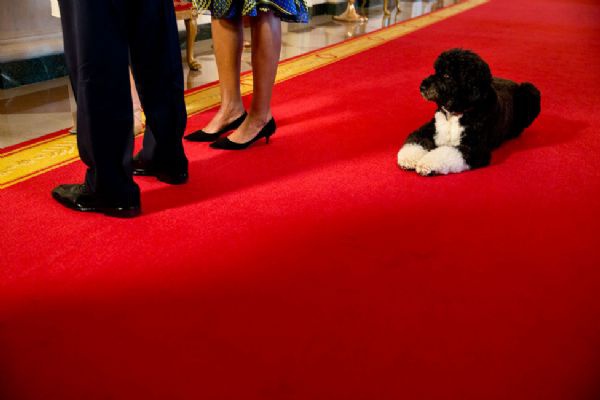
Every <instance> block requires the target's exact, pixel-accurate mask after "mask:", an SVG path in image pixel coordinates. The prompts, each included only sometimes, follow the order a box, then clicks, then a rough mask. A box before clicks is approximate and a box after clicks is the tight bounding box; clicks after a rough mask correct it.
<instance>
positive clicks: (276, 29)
mask: <svg viewBox="0 0 600 400" xmlns="http://www.w3.org/2000/svg"><path fill="white" fill-rule="evenodd" d="M250 28H251V31H252V74H253V78H254V93H253V95H252V105H251V106H250V111H249V112H248V117H247V118H246V120H245V121H244V123H243V124H242V125H241V126H240V127H239V128H238V129H237V130H236V131H235V132H233V133H232V134H231V135H230V136H229V140H231V141H233V142H237V143H245V142H248V141H249V140H251V139H253V138H254V137H255V136H256V135H257V134H258V132H259V131H260V129H261V128H262V127H263V126H265V124H266V123H267V122H269V120H270V119H271V117H272V114H271V95H272V93H273V84H274V83H275V75H276V74H277V64H278V62H279V53H280V51H281V20H280V19H279V17H277V16H276V15H275V14H273V13H272V12H259V13H258V16H256V17H252V18H250Z"/></svg>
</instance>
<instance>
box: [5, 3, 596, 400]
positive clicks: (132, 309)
mask: <svg viewBox="0 0 600 400" xmlns="http://www.w3.org/2000/svg"><path fill="white" fill-rule="evenodd" d="M599 38H600V5H599V4H598V2H596V1H584V0H580V1H567V0H543V1H542V0H530V1H518V0H495V1H491V2H490V3H489V4H486V5H483V6H481V7H478V8H475V9H473V10H471V11H468V12H466V13H464V14H461V15H459V16H456V17H453V18H451V19H448V20H445V21H442V22H440V23H438V24H436V25H433V26H431V27H429V28H426V29H424V30H421V31H418V32H416V33H413V34H411V35H408V36H405V37H403V38H400V39H399V40H395V41H393V42H390V43H388V44H385V45H383V46H381V47H378V48H376V49H373V50H370V51H367V52H365V53H362V54H359V55H357V56H354V57H351V58H348V59H345V60H343V61H340V62H337V63H334V64H332V65H330V66H328V67H325V68H323V69H320V70H317V71H314V72H311V73H308V74H306V75H303V76H300V77H297V78H295V79H292V80H289V81H286V82H283V83H281V84H280V85H278V86H277V89H276V94H275V98H274V114H275V116H276V117H277V118H278V122H279V127H280V128H279V130H278V132H277V134H276V135H275V136H274V138H273V142H272V144H269V145H264V143H263V144H260V145H257V146H255V147H253V148H252V149H251V150H249V151H244V152H239V153H235V154H234V153H225V152H218V151H214V150H211V149H209V148H208V147H207V146H206V145H204V144H189V145H187V150H188V152H189V155H190V159H191V176H192V180H191V182H190V184H188V185H186V186H183V187H169V186H165V185H163V184H159V183H157V182H155V181H154V180H152V179H139V182H140V184H141V187H142V189H143V208H144V215H143V216H142V217H140V218H139V219H135V220H126V221H122V220H115V219H109V218H106V217H103V216H99V215H87V214H79V213H74V212H71V211H69V210H66V209H63V208H62V207H61V206H59V205H58V204H56V203H54V202H53V201H52V199H51V197H50V189H51V188H52V187H54V186H55V185H57V184H59V183H66V182H74V181H78V180H79V179H80V178H81V177H82V176H83V166H82V164H81V163H75V164H73V165H70V166H67V167H63V168H60V169H57V170H54V171H52V172H49V173H47V174H45V175H42V176H39V177H36V178H34V179H31V180H29V181H26V182H23V183H21V184H18V185H15V186H13V187H10V188H9V189H7V190H3V191H0V202H1V204H2V211H0V212H1V214H0V218H1V227H0V250H1V253H0V265H1V268H0V282H1V283H0V398H2V399H7V400H15V399H198V398H200V399H236V400H241V399H311V400H314V399H328V400H330V399H365V400H366V399H368V400H381V399H394V400H397V399H503V400H506V399H598V398H600V252H599V249H600V234H599V232H598V226H599V224H600V211H599V209H600V207H599V206H600V173H599V171H600V132H598V128H597V127H598V126H600V112H599V111H598V104H600V84H599V82H600V80H599V76H598V71H600V41H599V40H598V39H599ZM450 47H465V48H470V49H473V50H475V51H476V52H478V53H480V54H481V55H482V56H483V57H484V58H485V59H486V60H487V61H488V62H489V63H490V65H491V66H492V69H493V71H494V73H495V74H496V75H499V76H503V77H507V78H511V79H515V80H519V81H525V80H527V81H531V82H533V83H535V84H536V86H538V87H539V88H540V90H541V91H542V95H543V104H542V114H541V115H540V117H539V119H538V120H537V121H536V122H535V123H534V124H533V125H532V126H531V127H530V128H529V129H528V130H527V131H525V133H524V134H523V136H522V138H520V139H518V140H516V141H513V142H510V143H508V144H507V145H505V146H504V147H502V148H501V149H500V150H498V151H497V152H496V153H494V157H493V163H492V165H491V166H490V167H488V168H485V169H481V170H477V171H472V172H467V173H464V174H460V175H454V176H447V177H439V178H430V179H427V178H421V177H418V176H417V175H415V174H413V173H407V172H403V171H400V170H399V169H398V168H397V167H396V165H395V157H396V153H397V151H398V149H399V147H400V145H401V144H402V142H403V140H404V138H405V137H406V135H408V134H409V133H410V132H411V131H412V130H413V129H414V128H416V127H417V126H419V125H420V124H422V123H423V122H424V121H426V120H427V119H428V118H430V117H431V115H432V112H433V108H432V106H431V105H430V104H427V103H426V102H425V101H424V100H422V99H421V97H420V95H419V92H418V86H419V83H420V81H421V79H422V78H423V77H424V76H426V75H427V74H429V73H430V71H431V64H432V62H433V60H434V59H435V57H436V56H437V55H438V54H439V53H440V52H441V51H442V50H444V49H447V48H450ZM209 114H210V113H206V114H202V115H199V116H197V117H194V118H192V120H191V121H190V126H189V129H190V130H193V129H196V128H198V127H201V126H202V125H203V123H204V122H205V121H206V120H207V119H208V118H209V117H210V115H209Z"/></svg>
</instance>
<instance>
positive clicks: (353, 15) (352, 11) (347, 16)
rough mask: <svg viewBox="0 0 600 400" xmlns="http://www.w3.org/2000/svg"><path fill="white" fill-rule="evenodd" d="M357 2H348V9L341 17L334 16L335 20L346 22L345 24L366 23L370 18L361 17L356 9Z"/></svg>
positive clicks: (350, 0)
mask: <svg viewBox="0 0 600 400" xmlns="http://www.w3.org/2000/svg"><path fill="white" fill-rule="evenodd" d="M355 1H356V0H348V8H346V11H344V12H343V13H342V14H340V15H334V16H333V19H335V20H336V21H344V22H364V21H366V20H367V19H368V18H367V17H363V16H362V15H359V14H358V13H357V12H356V8H355V7H354V2H355Z"/></svg>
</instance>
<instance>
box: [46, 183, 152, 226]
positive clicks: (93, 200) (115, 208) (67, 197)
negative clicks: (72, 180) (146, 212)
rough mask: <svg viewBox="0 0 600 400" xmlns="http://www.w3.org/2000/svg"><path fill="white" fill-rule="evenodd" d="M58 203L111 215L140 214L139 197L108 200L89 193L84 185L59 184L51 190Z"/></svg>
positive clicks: (129, 215) (71, 207) (74, 208)
mask: <svg viewBox="0 0 600 400" xmlns="http://www.w3.org/2000/svg"><path fill="white" fill-rule="evenodd" d="M52 197H54V199H55V200H56V201H58V202H59V203H60V204H62V205H63V206H65V207H68V208H70V209H72V210H76V211H86V212H98V213H103V214H105V215H109V216H111V217H119V218H131V217H136V216H138V215H140V213H141V207H140V199H139V197H138V198H137V199H133V200H132V201H130V202H124V201H114V200H108V199H105V198H102V197H100V196H98V195H97V194H95V193H91V192H90V191H89V190H88V189H87V187H86V186H85V185H77V184H76V185H60V186H57V187H56V188H54V190H53V191H52Z"/></svg>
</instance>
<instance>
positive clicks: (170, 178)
mask: <svg viewBox="0 0 600 400" xmlns="http://www.w3.org/2000/svg"><path fill="white" fill-rule="evenodd" d="M133 174H134V175H137V176H155V177H156V179H158V180H159V181H161V182H165V183H168V184H170V185H182V184H184V183H186V182H187V181H188V178H189V175H188V172H187V171H186V170H183V171H178V172H176V171H167V170H162V169H159V168H156V166H155V165H154V164H153V163H152V162H151V161H145V160H142V159H139V158H134V159H133Z"/></svg>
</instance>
